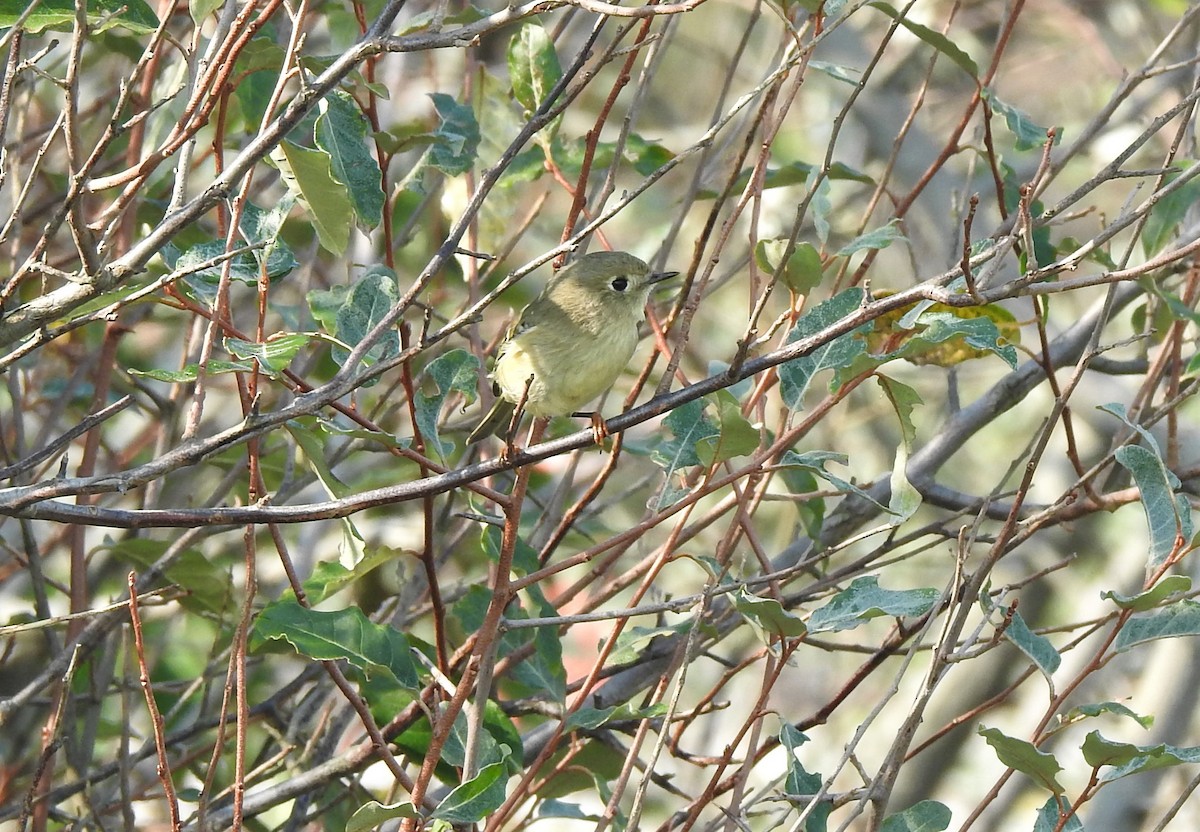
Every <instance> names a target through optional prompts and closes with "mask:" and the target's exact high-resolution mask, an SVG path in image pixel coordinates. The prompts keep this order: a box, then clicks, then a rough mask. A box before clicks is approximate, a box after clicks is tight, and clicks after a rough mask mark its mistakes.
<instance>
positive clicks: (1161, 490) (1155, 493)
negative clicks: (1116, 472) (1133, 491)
mask: <svg viewBox="0 0 1200 832" xmlns="http://www.w3.org/2000/svg"><path fill="white" fill-rule="evenodd" d="M1114 456H1115V458H1116V460H1117V462H1119V463H1121V465H1123V466H1125V467H1126V468H1127V469H1129V473H1130V474H1132V475H1133V480H1134V482H1135V483H1136V484H1137V487H1138V491H1140V492H1141V495H1142V509H1143V510H1144V511H1145V513H1146V525H1147V526H1149V528H1150V552H1149V558H1148V559H1147V565H1148V567H1149V568H1151V569H1154V568H1156V567H1158V566H1161V565H1162V564H1163V563H1164V562H1165V561H1166V559H1167V557H1169V556H1170V555H1171V553H1172V552H1174V551H1175V544H1176V541H1177V539H1182V540H1183V541H1184V542H1186V541H1189V540H1191V539H1192V510H1191V506H1190V505H1189V504H1188V501H1187V498H1186V497H1185V496H1184V495H1182V494H1179V495H1176V494H1174V492H1173V491H1172V488H1173V487H1177V486H1178V485H1179V480H1178V479H1177V478H1176V477H1175V475H1174V474H1172V473H1171V472H1170V471H1168V470H1167V468H1166V466H1165V465H1163V461H1162V459H1161V458H1159V456H1158V454H1157V453H1155V452H1154V451H1152V450H1150V449H1148V448H1143V447H1142V446H1141V445H1124V446H1122V447H1120V448H1117V451H1116V453H1115V454H1114Z"/></svg>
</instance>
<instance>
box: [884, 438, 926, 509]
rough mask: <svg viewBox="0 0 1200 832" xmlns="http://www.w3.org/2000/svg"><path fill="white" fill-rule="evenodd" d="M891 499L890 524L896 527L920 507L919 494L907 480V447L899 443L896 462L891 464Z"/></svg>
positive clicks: (920, 499) (889, 505)
mask: <svg viewBox="0 0 1200 832" xmlns="http://www.w3.org/2000/svg"><path fill="white" fill-rule="evenodd" d="M890 488H891V492H892V494H891V497H890V498H889V499H888V511H889V512H891V514H892V515H893V517H892V521H891V524H892V525H893V526H898V525H900V524H901V523H903V522H904V521H905V520H907V519H908V518H910V517H912V516H913V515H914V514H916V512H917V509H918V508H920V507H921V502H922V497H921V492H920V491H918V490H917V488H916V486H914V485H913V484H912V483H911V482H909V479H908V445H907V444H905V443H904V442H901V443H900V445H899V446H898V447H897V448H896V461H895V462H894V463H893V464H892V475H891V482H890Z"/></svg>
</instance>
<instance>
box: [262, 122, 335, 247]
mask: <svg viewBox="0 0 1200 832" xmlns="http://www.w3.org/2000/svg"><path fill="white" fill-rule="evenodd" d="M271 161H273V162H274V163H275V164H276V166H278V168H279V173H280V175H281V176H282V177H283V181H284V182H285V183H286V184H287V187H288V191H290V192H291V193H292V194H294V195H295V196H297V197H298V198H299V199H300V201H301V202H303V203H304V206H305V207H306V208H307V209H308V212H309V213H310V214H312V217H313V223H314V226H315V228H316V230H317V237H318V238H319V239H320V241H321V245H322V246H323V247H324V248H325V249H326V250H328V251H330V252H332V253H333V254H336V255H338V256H341V255H342V254H345V253H346V246H347V245H349V243H350V229H351V228H352V227H353V226H354V207H353V205H352V203H351V201H350V194H349V191H348V190H347V188H346V186H345V185H343V184H342V183H341V182H339V181H338V180H337V179H336V178H335V177H334V175H333V159H332V157H331V156H330V155H329V154H328V153H327V152H325V151H324V150H312V149H309V148H307V147H301V146H300V145H298V144H294V143H292V142H289V141H283V142H280V143H279V145H278V146H277V147H276V148H275V149H274V150H272V151H271Z"/></svg>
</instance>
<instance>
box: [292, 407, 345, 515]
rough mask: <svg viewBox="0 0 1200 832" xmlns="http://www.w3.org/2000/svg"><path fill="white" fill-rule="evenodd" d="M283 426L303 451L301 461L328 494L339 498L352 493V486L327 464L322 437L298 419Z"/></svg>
mask: <svg viewBox="0 0 1200 832" xmlns="http://www.w3.org/2000/svg"><path fill="white" fill-rule="evenodd" d="M284 427H285V428H286V429H287V432H288V433H289V434H291V437H292V439H294V440H296V445H298V446H299V448H300V450H301V451H302V452H303V459H302V460H301V461H302V462H303V463H305V464H307V465H308V467H309V468H311V469H312V472H313V473H314V474H316V475H317V479H318V480H320V481H321V485H322V486H324V487H325V490H326V491H327V492H329V494H330V496H332V497H333V498H335V499H339V500H340V499H342V498H343V497H345V496H347V495H349V494H352V493H354V489H353V488H351V487H350V486H348V485H346V483H344V482H342V481H341V480H340V479H339V478H338V476H337V475H336V474H334V473H333V469H332V468H331V467H330V466H329V460H328V458H327V457H326V456H325V449H326V444H325V440H324V439H323V438H322V437H320V436H318V435H317V434H316V432H315V431H314V430H313V429H312V428H310V427H309V426H308V425H306V424H304V423H302V422H299V421H292V422H288V423H287V424H286V425H284Z"/></svg>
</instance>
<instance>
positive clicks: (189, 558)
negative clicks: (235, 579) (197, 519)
mask: <svg viewBox="0 0 1200 832" xmlns="http://www.w3.org/2000/svg"><path fill="white" fill-rule="evenodd" d="M169 545H170V542H169V541H165V540H148V539H145V538H127V539H125V540H120V541H116V542H114V541H112V540H110V539H108V538H105V541H104V543H103V544H102V545H101V546H100V547H99V548H100V549H107V550H108V551H109V552H111V553H112V554H113V555H114V556H115V557H117V558H119V559H120V560H121V561H123V562H125V563H132V564H133V565H135V566H137V567H138V568H139V569H148V568H149V567H150V566H152V565H153V564H154V563H155V562H157V561H158V559H159V558H161V557H162V556H163V555H164V554H165V553H166V551H167V548H168V546H169ZM163 574H164V577H165V578H166V580H167V581H168V582H169V583H172V584H175V585H176V586H178V587H180V588H181V589H184V590H187V595H185V596H183V597H182V598H181V599H179V603H180V604H182V605H183V607H184V609H186V610H189V611H190V612H195V613H202V614H214V615H220V614H222V613H224V612H226V611H227V607H228V605H229V599H230V596H231V594H232V591H233V583H232V581H231V580H230V577H229V572H228V570H227V569H226V568H225V567H222V566H220V565H219V564H216V563H213V562H212V561H211V560H209V559H208V558H207V557H205V556H204V553H203V552H201V551H200V550H199V549H184V550H183V551H182V552H180V553H178V555H176V557H175V559H174V560H172V561H171V563H170V565H168V566H167V568H166V569H165V570H164V573H163Z"/></svg>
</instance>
